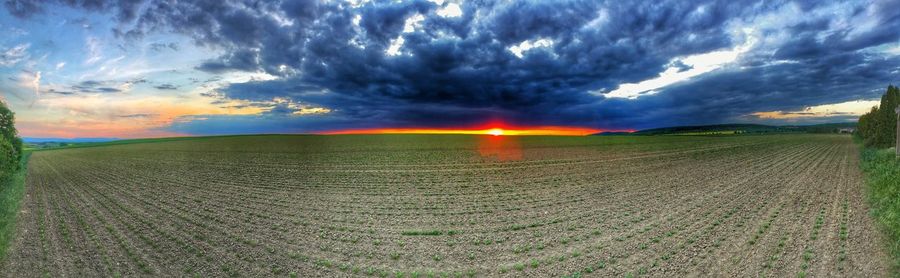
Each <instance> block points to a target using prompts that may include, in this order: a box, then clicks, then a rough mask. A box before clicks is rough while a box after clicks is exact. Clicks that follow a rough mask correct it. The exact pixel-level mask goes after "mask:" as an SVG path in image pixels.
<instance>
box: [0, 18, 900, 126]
mask: <svg viewBox="0 0 900 278" xmlns="http://www.w3.org/2000/svg"><path fill="white" fill-rule="evenodd" d="M898 30H900V1H897V0H893V1H882V0H875V1H828V0H821V1H739V0H728V1H683V0H675V1H666V0H661V1H563V0H559V1H490V0H480V1H452V0H428V1H426V0H421V1H365V0H350V1H277V0H274V1H249V0H246V1H245V0H213V1H166V0H122V1H105V0H43V1H27V0H6V1H3V6H2V8H0V34H3V35H2V36H0V98H2V99H3V101H5V102H7V103H8V104H9V106H10V107H11V109H12V110H13V111H15V112H16V117H17V127H18V129H19V132H20V135H22V136H26V137H67V138H72V137H115V138H137V137H161V136H185V135H217V134H251V133H341V132H342V131H346V130H368V129H395V130H399V129H417V128H428V129H446V130H459V129H467V128H469V127H486V124H487V123H503V124H504V125H508V126H516V127H525V128H527V127H567V128H574V129H593V130H639V129H646V128H655V127H665V126H674V125H700V124H718V123H760V124H815V123H826V122H846V121H853V120H855V119H856V118H857V117H858V116H859V115H860V114H862V113H864V112H866V111H867V110H869V109H870V108H871V107H872V106H874V105H876V104H877V100H878V98H879V97H880V96H881V94H882V93H883V92H884V90H885V88H887V86H888V85H889V84H895V85H896V84H898V83H900V31H898Z"/></svg>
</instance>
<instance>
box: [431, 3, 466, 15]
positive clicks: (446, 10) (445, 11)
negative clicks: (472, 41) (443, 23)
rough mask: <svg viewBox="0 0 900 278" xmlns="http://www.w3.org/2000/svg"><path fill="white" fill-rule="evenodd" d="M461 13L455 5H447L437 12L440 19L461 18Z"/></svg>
mask: <svg viewBox="0 0 900 278" xmlns="http://www.w3.org/2000/svg"><path fill="white" fill-rule="evenodd" d="M462 13H463V12H462V9H460V8H459V4H456V3H449V4H447V6H445V7H443V8H440V9H438V10H437V14H438V15H439V16H442V17H459V16H462Z"/></svg>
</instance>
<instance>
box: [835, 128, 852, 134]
mask: <svg viewBox="0 0 900 278" xmlns="http://www.w3.org/2000/svg"><path fill="white" fill-rule="evenodd" d="M855 131H856V128H853V127H845V128H841V129H838V133H853V132H855Z"/></svg>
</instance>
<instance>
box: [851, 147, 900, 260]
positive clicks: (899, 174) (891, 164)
mask: <svg viewBox="0 0 900 278" xmlns="http://www.w3.org/2000/svg"><path fill="white" fill-rule="evenodd" d="M860 168H861V169H862V171H863V174H864V176H865V181H866V185H867V188H868V198H869V204H870V205H871V208H870V212H871V215H872V217H873V218H874V219H875V220H876V221H877V222H878V224H879V226H881V227H880V228H881V230H882V231H883V234H884V235H886V236H887V238H886V239H887V242H885V243H886V245H887V247H888V249H887V250H888V252H889V253H890V260H891V261H890V262H891V264H890V267H891V269H890V270H891V276H892V277H900V160H898V159H897V158H896V157H895V153H894V150H893V149H873V148H865V147H860Z"/></svg>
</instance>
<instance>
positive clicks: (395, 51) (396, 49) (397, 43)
mask: <svg viewBox="0 0 900 278" xmlns="http://www.w3.org/2000/svg"><path fill="white" fill-rule="evenodd" d="M404 42H406V40H404V39H403V36H399V37H397V38H396V39H393V40H391V45H390V46H388V49H387V50H385V51H384V53H387V55H390V56H397V55H400V48H401V47H403V43H404Z"/></svg>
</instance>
